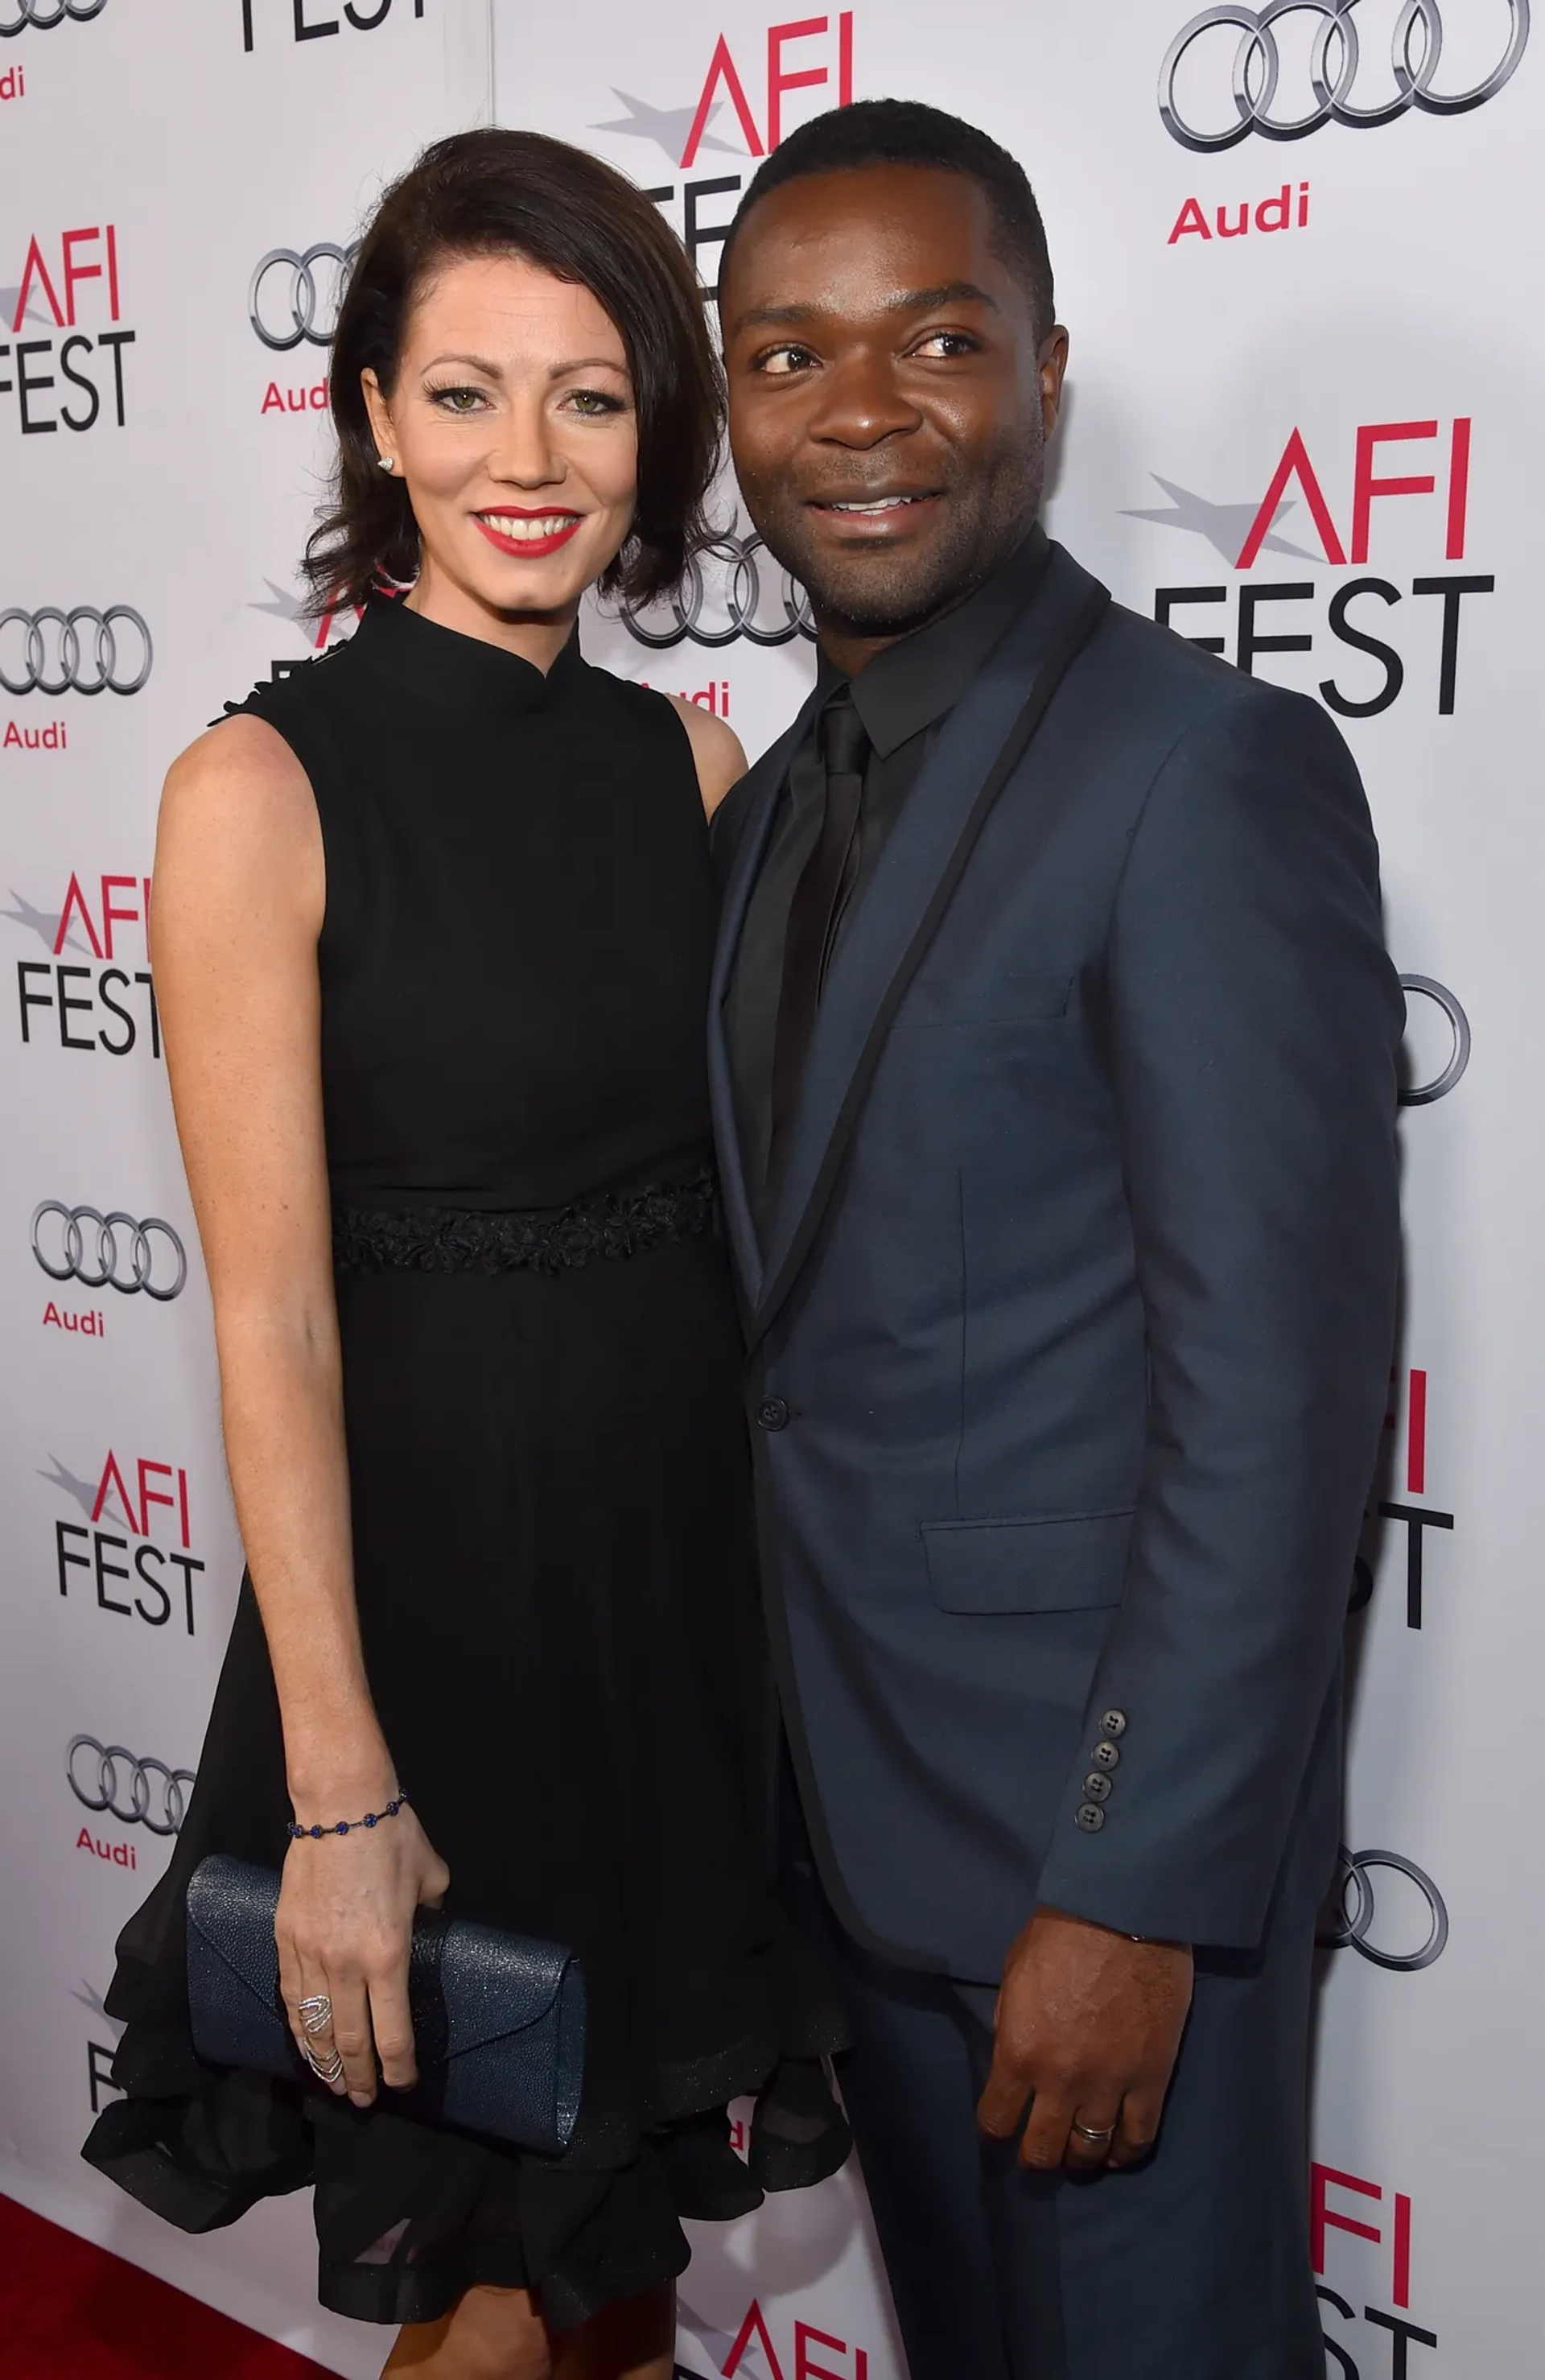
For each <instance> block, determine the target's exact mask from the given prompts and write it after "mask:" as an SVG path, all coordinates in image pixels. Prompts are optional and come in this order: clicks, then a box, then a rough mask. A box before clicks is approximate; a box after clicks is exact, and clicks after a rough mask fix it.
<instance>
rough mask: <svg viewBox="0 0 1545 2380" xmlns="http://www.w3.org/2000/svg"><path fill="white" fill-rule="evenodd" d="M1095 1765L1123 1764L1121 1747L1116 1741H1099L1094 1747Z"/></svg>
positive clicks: (1103, 1766) (1110, 1765)
mask: <svg viewBox="0 0 1545 2380" xmlns="http://www.w3.org/2000/svg"><path fill="white" fill-rule="evenodd" d="M1094 1765H1095V1767H1097V1768H1119V1767H1120V1766H1121V1753H1120V1750H1119V1747H1118V1746H1117V1745H1116V1744H1114V1743H1097V1744H1096V1745H1095V1747H1094Z"/></svg>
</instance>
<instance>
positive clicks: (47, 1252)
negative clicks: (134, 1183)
mask: <svg viewBox="0 0 1545 2380" xmlns="http://www.w3.org/2000/svg"><path fill="white" fill-rule="evenodd" d="M88 1227H89V1228H88ZM32 1254H33V1256H34V1257H36V1258H37V1260H38V1263H39V1264H40V1265H41V1266H42V1269H43V1271H44V1272H45V1273H46V1274H47V1275H48V1278H49V1280H50V1281H78V1282H79V1283H80V1286H81V1288H82V1289H115V1290H117V1291H118V1292H119V1293H120V1294H121V1295H122V1296H125V1297H132V1296H133V1295H134V1294H135V1293H136V1292H137V1291H139V1290H141V1289H142V1290H143V1291H144V1293H145V1294H146V1296H147V1297H153V1298H154V1299H155V1301H156V1303H157V1305H169V1304H170V1303H171V1301H172V1299H173V1298H174V1297H180V1296H181V1295H182V1293H183V1290H184V1288H185V1286H186V1285H187V1250H186V1249H185V1248H184V1246H183V1244H182V1242H181V1240H180V1239H179V1238H178V1236H177V1234H176V1233H175V1231H174V1230H173V1229H172V1226H171V1224H170V1223H166V1222H163V1220H162V1219H161V1217H160V1216H159V1215H147V1216H146V1218H145V1220H144V1221H143V1222H137V1221H136V1220H135V1219H134V1217H133V1216H132V1215H125V1214H120V1213H114V1214H111V1215H99V1214H98V1212H97V1210H96V1208H94V1207H66V1206H64V1205H62V1204H61V1202H60V1201H59V1200H58V1199H57V1198H45V1199H44V1200H43V1201H42V1205H41V1206H40V1207H39V1208H37V1209H36V1210H35V1211H34V1213H33V1216H32Z"/></svg>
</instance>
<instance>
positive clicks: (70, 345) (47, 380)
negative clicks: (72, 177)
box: [0, 0, 136, 438]
mask: <svg viewBox="0 0 1545 2380" xmlns="http://www.w3.org/2000/svg"><path fill="white" fill-rule="evenodd" d="M0 5H3V0H0ZM0 312H3V314H4V317H5V322H4V325H3V326H0V327H4V329H5V330H6V332H7V333H8V334H9V336H8V337H7V338H6V339H0V396H10V397H14V398H15V400H16V406H15V414H14V419H15V420H16V421H17V423H18V426H19V428H20V431H21V434H22V436H23V437H24V438H42V437H51V436H53V435H54V434H55V433H56V432H57V431H59V429H60V428H61V427H63V428H64V429H66V430H73V431H84V430H94V429H96V428H97V426H98V425H99V423H103V422H108V421H111V422H115V424H116V425H117V427H118V428H119V429H120V430H121V429H122V428H123V426H124V422H125V419H126V414H125V388H124V383H125V367H124V350H125V348H126V347H131V346H133V345H134V342H135V337H136V334H135V333H134V332H133V331H127V330H125V329H124V328H123V327H122V319H123V293H122V284H121V276H120V272H119V257H118V230H117V225H115V224H110V223H109V224H85V225H78V226H77V227H76V228H74V229H73V230H69V231H60V232H54V233H42V234H40V233H38V232H33V233H32V235H31V237H30V238H29V240H28V243H27V252H26V255H25V257H24V259H23V261H22V266H21V278H20V280H19V281H18V283H17V284H16V285H15V286H14V287H13V288H0ZM29 329H31V330H32V331H34V332H35V333H36V334H37V335H35V336H31V337H29V336H27V335H26V334H27V332H28V331H29Z"/></svg>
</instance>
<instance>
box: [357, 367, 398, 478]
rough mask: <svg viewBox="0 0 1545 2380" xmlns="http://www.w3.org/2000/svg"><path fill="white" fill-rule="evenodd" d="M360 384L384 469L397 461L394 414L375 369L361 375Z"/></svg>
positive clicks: (365, 371) (371, 429) (371, 431)
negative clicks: (393, 426) (382, 390)
mask: <svg viewBox="0 0 1545 2380" xmlns="http://www.w3.org/2000/svg"><path fill="white" fill-rule="evenodd" d="M359 386H360V390H361V392H362V394H363V395H364V398H365V410H366V412H367V413H368V415H369V417H370V434H371V436H372V437H373V438H374V440H375V442H376V452H377V454H378V455H380V461H381V468H382V469H383V470H385V469H388V468H391V466H392V464H394V463H395V461H396V455H397V441H396V435H395V433H394V431H393V430H392V415H391V412H390V410H389V408H388V406H387V402H386V399H385V397H384V396H382V395H381V393H380V381H379V380H378V379H377V378H376V375H375V373H374V371H372V370H368V369H367V370H364V371H362V372H361V373H360V375H359Z"/></svg>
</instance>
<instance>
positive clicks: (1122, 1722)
mask: <svg viewBox="0 0 1545 2380" xmlns="http://www.w3.org/2000/svg"><path fill="white" fill-rule="evenodd" d="M1100 1732H1101V1734H1102V1735H1125V1734H1126V1732H1127V1714H1126V1712H1125V1711H1118V1710H1108V1711H1102V1712H1101V1714H1100Z"/></svg>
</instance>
